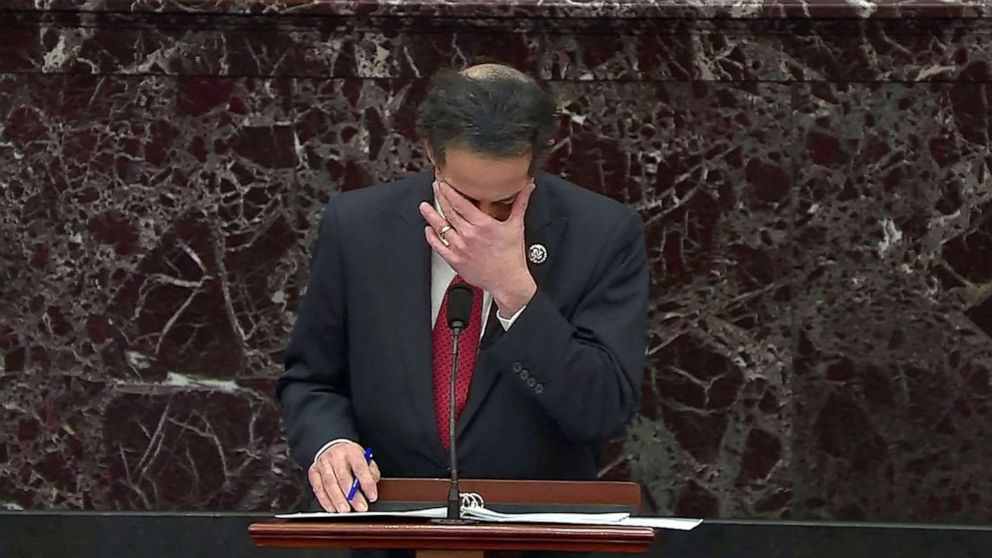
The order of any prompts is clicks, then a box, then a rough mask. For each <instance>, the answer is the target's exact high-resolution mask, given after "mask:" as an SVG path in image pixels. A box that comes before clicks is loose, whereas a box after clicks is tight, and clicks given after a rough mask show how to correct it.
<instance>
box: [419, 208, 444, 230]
mask: <svg viewBox="0 0 992 558" xmlns="http://www.w3.org/2000/svg"><path fill="white" fill-rule="evenodd" d="M418 209H420V214H421V215H423V217H424V219H425V220H426V221H427V223H428V224H429V225H430V226H431V228H433V229H434V230H435V231H440V230H441V227H443V226H445V225H447V224H448V222H447V221H445V220H444V217H441V214H440V213H438V212H437V210H436V209H434V208H433V207H432V206H431V204H429V203H427V202H420V207H419V208H418Z"/></svg>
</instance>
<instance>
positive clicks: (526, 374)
mask: <svg viewBox="0 0 992 558" xmlns="http://www.w3.org/2000/svg"><path fill="white" fill-rule="evenodd" d="M527 378H530V372H528V371H527V369H526V368H524V369H523V370H521V371H520V379H521V380H524V381H526V380H527ZM531 379H533V378H531Z"/></svg>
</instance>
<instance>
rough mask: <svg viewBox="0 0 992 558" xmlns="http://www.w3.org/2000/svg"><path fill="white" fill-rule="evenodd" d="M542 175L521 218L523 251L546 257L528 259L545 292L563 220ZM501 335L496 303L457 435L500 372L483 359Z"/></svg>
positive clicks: (562, 227)
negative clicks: (539, 260)
mask: <svg viewBox="0 0 992 558" xmlns="http://www.w3.org/2000/svg"><path fill="white" fill-rule="evenodd" d="M543 176H544V174H543V173H539V174H538V175H537V177H536V181H537V188H536V189H535V190H534V193H533V194H532V195H531V199H530V204H529V205H528V207H527V214H526V215H525V216H524V249H525V250H529V249H530V247H532V246H534V245H535V244H540V245H541V246H543V247H544V248H545V250H546V252H547V258H546V259H545V261H544V262H542V263H535V262H532V261H530V260H531V259H530V258H528V262H527V267H528V269H529V270H530V273H531V276H532V277H534V282H535V283H537V288H538V289H540V290H546V289H547V288H548V287H549V286H548V285H547V284H546V277H547V274H548V270H549V269H550V268H551V266H553V265H554V263H555V256H556V252H557V250H556V248H557V247H558V241H559V238H560V237H561V233H562V231H563V230H564V228H565V218H564V217H562V216H560V214H559V215H556V214H555V207H554V198H553V197H552V196H551V192H550V186H549V185H548V184H544V182H545V180H544V179H543ZM503 334H504V331H503V326H502V325H501V324H500V323H499V320H498V319H497V318H496V304H493V307H492V310H491V313H490V315H489V322H488V323H487V324H486V332H485V335H484V336H483V338H482V342H481V343H480V345H479V359H478V362H477V364H476V367H475V374H474V375H473V376H472V385H471V388H470V389H469V394H468V401H467V402H466V403H465V410H464V411H462V414H461V416H460V417H459V419H458V424H457V427H456V430H457V433H458V435H459V436H460V435H461V433H462V432H463V431H464V430H465V428H466V426H467V425H468V424H469V423H470V422H471V420H472V418H473V416H474V415H475V414H476V413H477V412H478V411H479V408H480V407H481V406H482V404H483V402H484V401H485V399H486V396H487V395H489V391H490V390H492V388H493V386H494V385H495V384H496V380H497V379H498V378H499V376H500V374H501V373H502V372H501V371H500V370H497V369H496V368H495V367H494V366H492V365H489V364H488V359H487V358H486V354H487V349H488V348H489V347H490V346H492V345H493V344H495V343H496V342H497V341H498V340H499V339H500V337H502V336H503Z"/></svg>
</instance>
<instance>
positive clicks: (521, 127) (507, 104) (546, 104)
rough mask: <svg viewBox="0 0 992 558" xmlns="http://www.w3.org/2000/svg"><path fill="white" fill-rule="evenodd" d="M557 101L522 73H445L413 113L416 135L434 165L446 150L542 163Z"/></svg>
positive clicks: (494, 69) (488, 68) (495, 68)
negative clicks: (528, 156) (527, 158)
mask: <svg viewBox="0 0 992 558" xmlns="http://www.w3.org/2000/svg"><path fill="white" fill-rule="evenodd" d="M555 109H556V105H555V101H554V98H553V97H552V96H551V94H549V93H547V92H546V91H544V90H543V89H541V87H540V86H539V85H538V84H537V82H536V81H534V80H533V79H532V78H531V77H529V76H527V75H526V74H524V73H522V72H520V71H519V70H516V69H514V68H511V67H509V66H503V65H500V64H480V65H477V66H471V67H469V68H466V69H465V70H462V71H461V72H453V71H450V70H444V71H441V72H439V73H438V74H437V75H436V76H434V79H433V80H432V81H431V87H430V90H429V91H428V92H427V96H426V98H425V99H424V101H423V102H422V103H421V104H420V110H419V111H418V113H417V133H418V134H419V135H420V137H421V139H423V140H425V141H426V142H427V145H428V146H429V147H430V149H431V152H432V153H433V156H434V162H435V163H436V164H438V165H443V164H444V160H445V150H446V148H448V147H456V148H459V149H465V150H468V151H471V152H473V153H478V154H480V155H484V156H489V157H494V158H502V157H512V156H517V155H525V154H528V153H529V154H531V156H532V162H531V168H532V169H533V168H535V167H537V166H538V165H539V164H540V161H541V160H542V159H543V157H544V155H545V154H546V153H547V151H548V149H549V141H550V140H551V137H552V135H553V134H554V132H555V129H556V127H557V120H556V116H555Z"/></svg>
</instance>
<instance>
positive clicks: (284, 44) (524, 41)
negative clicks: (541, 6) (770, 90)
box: [0, 0, 992, 82]
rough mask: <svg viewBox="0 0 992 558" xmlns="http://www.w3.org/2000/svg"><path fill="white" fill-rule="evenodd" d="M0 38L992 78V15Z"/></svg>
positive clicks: (29, 48) (802, 74) (798, 76)
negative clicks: (982, 16)
mask: <svg viewBox="0 0 992 558" xmlns="http://www.w3.org/2000/svg"><path fill="white" fill-rule="evenodd" d="M14 1H15V2H17V1H19V0H14ZM113 2H114V0H105V1H104V2H102V3H100V2H96V1H94V2H93V3H92V5H93V6H98V7H101V6H102V7H105V8H106V7H108V6H109V5H112V4H113ZM56 3H57V2H56ZM989 3H990V4H992V0H989ZM0 4H2V3H0ZM166 4H168V0H163V6H164V5H166ZM140 5H141V4H140V2H139V3H136V6H140ZM193 5H194V6H198V5H199V4H195V3H194V4H193ZM231 5H232V6H235V5H236V6H242V5H245V4H244V3H233V2H232V3H231ZM308 6H309V5H308ZM313 8H314V9H317V8H316V6H313ZM0 10H2V8H0ZM136 10H137V8H136ZM0 37H2V40H0V73H18V74H22V73H30V74H89V75H175V76H186V75H198V76H227V77H234V76H245V77H247V76H260V77H271V78H317V79H327V78H358V79H414V80H419V79H423V78H426V77H428V76H430V75H433V74H434V73H435V72H436V71H438V70H439V69H441V68H449V67H460V66H462V65H464V64H466V63H470V62H481V61H490V60H495V61H500V62H505V63H509V64H513V65H515V66H517V67H519V68H521V69H522V70H524V71H526V72H528V73H529V74H531V75H534V76H536V77H538V78H539V79H542V80H551V81H555V80H561V81H642V82H643V81H659V82H660V81H720V82H760V81H765V82H830V81H843V82H870V81H875V82H894V81H895V82H924V81H925V82H946V81H959V82H960V81H964V82H988V81H992V18H985V19H974V18H973V19H947V18H945V19H891V18H888V19H887V18H872V19H789V18H777V19H776V18H766V19H678V18H643V19H618V18H612V19H611V18H609V17H603V18H580V17H573V18H568V19H557V20H551V19H547V18H541V17H533V16H523V15H522V16H520V17H515V18H499V17H484V16H478V17H473V16H468V15H466V16H463V17H447V18H444V17H427V16H422V17H418V16H410V17H386V16H384V15H382V14H380V15H375V14H374V13H371V12H370V13H369V14H366V15H362V16H359V15H355V16H345V15H325V16H320V17H314V16H312V15H301V14H299V13H297V12H295V11H292V10H288V9H287V10H284V11H282V12H272V15H265V16H258V17H255V16H248V17H246V16H244V15H238V14H234V13H220V12H215V13H209V14H206V13H175V12H169V13H154V12H150V11H144V12H142V11H136V12H128V13H124V12H111V11H103V12H87V13H82V12H72V11H54V10H52V11H20V12H10V11H8V12H2V11H0Z"/></svg>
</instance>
